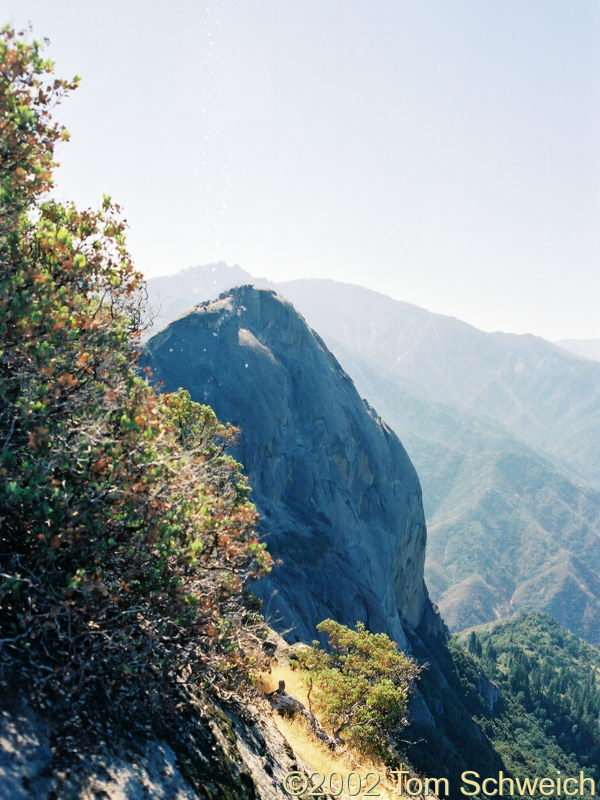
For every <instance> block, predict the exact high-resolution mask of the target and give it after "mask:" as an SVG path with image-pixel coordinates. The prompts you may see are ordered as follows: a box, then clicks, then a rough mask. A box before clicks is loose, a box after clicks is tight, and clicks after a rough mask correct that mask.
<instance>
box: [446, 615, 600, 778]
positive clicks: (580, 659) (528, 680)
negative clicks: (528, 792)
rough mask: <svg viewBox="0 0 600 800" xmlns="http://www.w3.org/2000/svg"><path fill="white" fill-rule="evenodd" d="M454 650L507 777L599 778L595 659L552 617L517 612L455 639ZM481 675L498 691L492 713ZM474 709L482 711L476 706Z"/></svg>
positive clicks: (598, 660)
mask: <svg viewBox="0 0 600 800" xmlns="http://www.w3.org/2000/svg"><path fill="white" fill-rule="evenodd" d="M460 639H461V641H462V643H463V645H464V646H465V647H466V650H467V651H468V653H469V655H470V657H471V658H472V659H473V661H474V662H475V664H476V666H477V668H476V669H473V666H472V665H470V664H469V662H468V659H467V658H465V657H464V656H463V655H462V654H461V652H460V650H459V649H458V648H457V647H456V646H455V650H454V652H455V657H456V659H457V664H458V667H459V672H460V673H461V679H462V683H463V687H464V688H465V691H466V693H467V696H469V695H470V696H471V697H472V698H473V699H474V700H473V704H472V710H473V711H474V712H475V714H476V719H478V721H479V724H480V725H481V727H482V729H483V730H484V731H485V733H486V734H487V735H488V736H489V737H490V739H491V740H492V741H493V742H494V744H495V746H496V748H497V750H498V752H499V753H500V754H501V756H502V758H503V759H504V762H505V764H506V766H507V768H508V769H509V770H511V772H514V773H515V774H516V773H518V772H519V771H521V772H524V773H525V774H529V775H554V774H555V771H556V770H560V771H561V772H562V774H563V775H567V774H568V775H577V774H578V773H579V770H580V769H584V770H585V774H586V775H590V776H592V777H594V778H595V779H596V780H598V778H599V777H600V653H599V652H598V650H597V649H596V648H594V647H591V646H590V645H589V644H587V643H586V642H584V641H582V640H581V639H579V638H578V637H577V636H573V634H571V633H569V632H568V631H566V630H565V629H564V628H562V627H561V626H560V625H559V624H558V623H557V622H556V621H555V620H553V619H552V618H551V617H549V616H547V615H543V614H536V613H528V614H522V615H519V616H517V617H515V618H514V619H510V620H506V621H503V622H499V623H497V624H495V625H489V626H481V627H480V628H476V629H474V630H473V631H471V632H470V633H468V634H466V633H465V634H463V635H461V637H460ZM481 672H484V673H485V675H486V676H487V677H488V678H490V679H491V680H492V681H493V682H494V683H495V684H496V686H497V687H498V689H499V693H500V697H498V698H497V702H496V704H495V711H494V713H492V714H490V709H489V707H488V708H486V707H485V705H484V704H482V703H481V699H480V697H479V696H478V690H479V683H480V680H481V678H480V675H481ZM477 706H479V709H478V708H477Z"/></svg>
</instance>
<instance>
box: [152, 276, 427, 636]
mask: <svg viewBox="0 0 600 800" xmlns="http://www.w3.org/2000/svg"><path fill="white" fill-rule="evenodd" d="M142 363H143V364H149V365H150V366H151V367H152V370H153V373H154V375H155V377H156V379H158V380H161V381H163V382H164V389H165V390H166V391H175V390H177V388H178V387H180V386H181V387H183V388H186V389H188V390H189V391H190V393H191V395H192V397H193V399H194V400H197V401H199V402H206V403H209V404H210V405H211V406H212V407H213V408H214V409H215V411H216V413H217V415H218V416H219V418H220V419H221V420H222V421H229V422H232V423H234V424H235V425H239V426H240V427H241V429H242V434H241V437H240V439H239V444H238V448H237V452H236V453H235V456H236V457H237V458H239V460H240V461H241V462H242V464H243V465H244V468H245V471H246V472H247V474H248V476H249V478H250V484H251V486H252V488H253V494H252V499H253V500H254V502H255V503H256V504H257V506H258V508H259V511H260V512H261V515H262V520H263V521H262V525H263V529H264V530H263V533H264V539H265V541H266V542H267V544H268V548H269V551H270V552H271V554H272V555H273V557H274V558H275V559H277V564H276V566H275V568H274V569H273V571H272V573H271V575H270V576H269V577H268V578H266V579H264V580H262V581H261V582H259V583H258V584H256V592H257V594H259V595H260V596H261V597H262V598H263V600H264V612H265V616H266V617H267V620H268V621H269V622H270V623H271V624H272V625H273V626H274V627H275V628H276V629H278V630H279V631H282V632H284V633H285V635H286V636H287V638H288V639H290V640H292V641H293V640H311V639H312V638H314V636H315V625H316V624H317V623H318V622H319V621H320V620H322V619H323V618H325V617H333V618H335V619H337V620H339V621H341V622H343V623H345V624H348V625H354V624H355V622H356V621H357V620H361V621H364V622H365V623H366V624H367V625H368V627H369V628H370V629H371V630H374V631H383V632H385V633H387V634H388V635H389V636H391V637H393V638H394V639H395V640H396V641H398V642H399V643H400V644H406V638H405V630H408V629H407V628H406V626H407V625H408V626H409V628H412V629H414V628H416V627H417V626H419V625H420V624H421V623H422V622H424V621H425V620H426V618H428V617H429V616H431V615H432V614H433V612H432V611H431V606H430V603H429V599H428V596H427V591H426V589H425V585H424V582H423V562H424V556H425V536H426V533H425V522H424V516H423V508H422V503H421V488H420V485H419V480H418V478H417V475H416V472H415V470H414V468H413V466H412V464H411V462H410V459H409V458H408V456H407V454H406V452H405V450H404V448H403V447H402V445H401V443H400V441H399V440H398V438H397V437H396V436H395V434H394V433H393V432H392V431H391V429H390V428H389V427H388V426H387V425H386V424H385V423H384V422H383V421H382V420H381V419H380V418H379V417H378V416H377V414H376V413H375V411H374V410H373V409H372V408H370V407H369V406H368V404H367V403H366V402H365V401H362V400H361V399H360V398H359V396H358V394H357V392H356V389H355V388H354V384H353V383H352V381H351V380H350V378H349V377H348V376H347V375H346V373H345V372H344V371H343V370H342V368H341V367H340V365H339V364H338V362H337V361H336V360H335V358H334V357H333V356H332V355H331V353H330V352H329V351H328V350H327V348H326V347H325V345H324V344H323V342H322V340H321V339H320V338H319V336H318V335H317V334H316V333H314V331H312V330H311V329H310V328H309V327H308V326H307V325H306V323H305V322H304V320H303V318H302V317H301V316H300V315H299V314H298V313H297V312H296V311H295V310H294V308H293V307H292V305H291V304H290V303H289V302H288V301H286V300H284V299H283V298H281V297H279V296H278V295H277V294H275V292H273V291H270V290H262V289H255V288H253V287H251V286H242V287H238V288H236V289H233V290H231V291H230V292H228V293H226V294H224V295H221V297H220V298H219V299H218V300H216V301H214V302H210V303H204V304H201V305H199V306H197V307H195V308H194V309H193V310H191V311H190V312H188V313H187V314H185V315H183V316H181V317H180V318H178V319H177V320H175V321H174V322H172V323H171V324H170V325H169V326H168V327H167V328H166V329H164V330H163V331H161V332H160V333H159V334H157V335H156V336H154V337H153V338H152V339H151V340H150V341H149V343H148V345H147V350H146V351H145V354H144V356H143V359H142Z"/></svg>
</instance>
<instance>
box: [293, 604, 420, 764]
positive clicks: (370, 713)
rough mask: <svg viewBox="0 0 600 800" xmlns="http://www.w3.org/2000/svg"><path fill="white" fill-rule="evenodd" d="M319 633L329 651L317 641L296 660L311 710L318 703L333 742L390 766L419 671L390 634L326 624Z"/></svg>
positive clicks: (316, 706) (359, 623)
mask: <svg viewBox="0 0 600 800" xmlns="http://www.w3.org/2000/svg"><path fill="white" fill-rule="evenodd" d="M317 630H318V631H320V632H321V633H326V634H327V636H328V646H329V648H330V650H324V649H323V648H321V647H320V645H319V642H318V641H316V640H315V641H314V642H313V646H312V647H311V648H307V649H305V650H301V651H300V652H299V654H298V656H297V658H298V665H299V666H300V668H301V669H302V670H303V671H304V673H305V674H304V679H305V682H306V685H307V687H308V689H309V700H310V701H311V705H312V702H313V700H314V705H315V709H316V711H317V712H318V713H319V715H320V717H321V719H322V721H323V722H324V724H325V725H328V726H329V727H330V728H331V730H332V733H333V735H334V737H336V738H341V737H343V738H344V740H345V741H347V742H348V743H349V744H350V745H352V746H354V747H356V748H357V749H358V750H360V751H362V752H365V753H369V754H371V755H377V756H380V757H383V758H385V759H388V760H389V759H390V758H391V757H392V755H393V748H392V744H391V742H392V737H393V735H394V733H397V732H398V731H399V729H400V728H402V727H404V726H406V725H407V724H408V720H407V718H406V715H407V702H408V697H409V694H410V691H411V688H412V686H413V684H414V681H415V679H416V678H417V676H418V674H419V667H418V665H417V664H416V663H415V662H414V661H413V660H412V659H411V658H409V657H408V656H406V655H404V653H401V652H399V651H398V647H397V645H396V643H395V642H393V641H392V640H391V639H390V638H389V637H388V636H386V634H385V633H370V632H369V631H368V630H366V628H365V626H364V624H363V623H362V622H357V623H356V629H355V630H352V629H351V628H348V627H346V626H345V625H341V624H340V623H338V622H334V620H332V619H326V620H323V622H320V623H319V625H317Z"/></svg>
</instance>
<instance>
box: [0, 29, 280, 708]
mask: <svg viewBox="0 0 600 800" xmlns="http://www.w3.org/2000/svg"><path fill="white" fill-rule="evenodd" d="M40 51H41V48H40V45H39V44H37V43H35V42H34V43H32V44H28V43H26V41H25V38H24V37H23V36H22V35H21V34H19V35H16V34H15V33H14V32H13V31H12V30H11V29H10V28H5V29H4V30H3V32H2V34H1V35H0V112H1V116H2V128H1V131H0V259H1V261H0V264H1V272H0V442H1V443H2V447H1V449H0V479H1V480H0V522H1V525H0V573H1V575H0V603H1V605H2V615H1V616H0V660H2V661H4V662H5V663H7V664H13V665H14V663H15V662H17V663H18V664H19V670H20V673H21V675H22V676H23V678H24V679H25V680H27V681H28V683H29V686H30V689H31V693H32V696H33V697H34V698H37V700H38V701H39V704H40V705H43V704H44V703H45V702H46V701H47V699H48V698H53V699H54V701H56V698H61V697H66V696H68V697H69V709H70V710H69V713H70V714H72V716H73V718H77V719H79V722H81V719H82V718H83V717H85V716H86V715H87V716H90V715H93V713H94V708H95V707H96V706H98V704H99V706H101V708H102V714H101V715H100V716H102V715H105V714H106V710H107V709H109V708H110V709H112V710H113V712H114V713H120V714H121V715H122V717H123V718H127V716H128V711H127V709H128V708H129V707H130V705H131V703H135V702H137V700H139V699H140V698H142V699H143V700H144V703H145V704H146V706H148V707H150V708H155V709H158V710H159V711H160V713H164V709H165V707H168V706H169V704H170V703H171V704H172V703H175V702H176V697H179V696H180V695H181V692H182V691H184V690H192V689H193V687H194V686H200V685H207V684H210V685H211V686H213V687H216V688H218V687H225V688H229V689H230V688H232V687H233V686H235V685H236V684H237V683H238V682H239V678H240V677H241V676H243V673H244V671H245V656H244V647H243V641H244V625H243V623H244V621H247V620H249V619H252V621H253V622H255V621H256V615H253V614H250V613H249V612H248V611H247V610H246V609H244V607H243V603H242V599H241V589H242V586H243V584H244V582H245V580H246V579H247V578H248V577H251V576H256V575H260V574H263V572H264V571H265V570H266V569H268V567H269V558H268V556H267V554H266V552H265V550H264V547H263V546H262V545H261V544H260V543H259V542H258V540H257V537H256V535H255V533H254V524H255V522H256V511H255V509H254V507H253V506H252V504H251V503H250V502H249V501H248V492H249V490H248V487H247V485H246V483H245V480H244V479H243V476H242V474H241V472H240V465H239V464H237V463H236V462H234V461H233V460H232V459H231V458H230V457H229V456H227V455H226V454H225V453H224V447H225V446H226V445H227V444H228V443H230V442H231V441H232V438H233V436H234V434H235V431H234V429H233V428H231V427H230V426H224V425H221V424H220V423H219V422H218V420H217V419H216V417H215V415H214V413H213V412H212V410H211V409H209V408H208V407H206V406H199V405H198V404H195V403H192V402H191V400H190V398H189V395H187V393H185V392H179V393H175V394H174V395H167V396H165V397H162V398H159V397H158V396H157V394H156V393H155V391H154V390H153V389H151V388H150V387H149V386H148V385H147V383H146V382H145V381H143V380H142V379H141V378H140V377H139V376H138V375H137V372H136V362H137V357H138V350H137V346H138V343H139V336H140V331H141V327H142V320H143V313H144V311H143V300H144V285H143V280H142V276H141V274H140V273H138V272H136V271H135V269H134V267H133V265H132V262H131V258H130V256H129V253H128V251H127V247H126V242H125V223H124V222H123V221H122V219H121V217H120V210H119V207H118V206H117V205H115V204H113V203H112V201H111V200H110V198H109V197H105V198H104V201H103V204H102V207H101V209H99V210H98V211H93V210H89V209H88V210H85V211H80V210H78V209H76V208H75V207H74V206H73V205H61V204H58V203H56V202H54V201H52V200H49V199H44V194H45V193H46V192H47V190H48V189H49V188H50V187H51V185H52V169H53V167H54V166H55V163H54V161H53V149H54V145H55V143H56V142H57V141H58V140H60V139H65V138H67V136H66V133H65V132H64V130H63V129H62V128H61V127H60V126H59V125H57V124H56V123H54V122H53V120H52V117H51V115H50V109H51V108H52V107H53V106H54V105H55V104H56V103H57V102H59V101H60V100H61V99H62V98H63V96H64V95H65V94H66V93H68V92H69V91H70V90H71V89H73V88H74V87H75V86H76V83H77V81H76V80H74V81H70V82H69V81H61V80H56V79H54V78H53V77H52V64H51V63H50V62H48V61H45V60H43V59H42V57H41V55H40ZM132 677H133V678H135V679H136V680H133V681H132V680H131V678H132ZM59 707H60V706H56V708H59ZM65 709H66V706H65ZM161 709H162V710H161ZM64 713H65V714H66V713H67V711H66V710H65V711H64Z"/></svg>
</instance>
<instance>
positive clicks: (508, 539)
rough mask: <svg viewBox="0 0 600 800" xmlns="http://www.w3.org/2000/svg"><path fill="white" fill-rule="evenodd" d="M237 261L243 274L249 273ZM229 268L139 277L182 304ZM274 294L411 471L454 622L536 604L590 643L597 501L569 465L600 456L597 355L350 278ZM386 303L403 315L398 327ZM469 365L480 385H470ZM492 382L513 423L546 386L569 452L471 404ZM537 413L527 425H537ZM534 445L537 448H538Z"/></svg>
mask: <svg viewBox="0 0 600 800" xmlns="http://www.w3.org/2000/svg"><path fill="white" fill-rule="evenodd" d="M241 272H242V273H243V277H244V278H246V277H247V275H248V273H244V272H243V271H241ZM239 274H240V268H239V267H235V268H231V267H226V266H225V265H224V264H220V265H211V267H210V268H207V269H202V268H197V269H192V270H188V271H185V272H184V273H179V275H178V276H177V277H178V281H179V282H178V283H175V284H169V279H167V278H165V279H161V280H162V281H165V282H166V283H163V284H162V285H161V286H158V285H157V284H155V283H154V282H153V281H150V283H149V295H150V300H151V302H152V303H156V301H157V300H158V301H160V298H161V297H162V296H164V292H165V290H168V294H167V295H166V296H167V297H168V300H169V302H170V303H171V304H172V308H173V309H176V310H177V311H181V310H184V309H185V308H189V306H190V302H189V301H190V298H193V297H197V296H198V295H202V294H204V295H205V296H206V297H207V298H208V297H211V296H215V293H218V292H220V291H221V290H223V289H225V288H229V285H228V284H229V283H230V281H231V280H233V279H235V277H237V275H239ZM154 280H157V279H154ZM267 283H268V282H267ZM194 291H195V292H196V294H194ZM280 291H281V292H283V293H284V294H285V295H286V296H288V297H289V298H290V299H291V300H292V301H293V302H294V303H298V305H299V307H300V310H301V311H302V312H303V313H304V314H305V315H306V317H307V319H308V321H309V323H310V324H311V325H312V326H313V327H315V328H316V329H317V330H318V331H319V333H320V334H322V335H323V336H324V338H325V341H326V342H327V343H328V345H329V347H330V348H331V349H332V350H333V352H334V353H335V354H336V356H337V357H338V359H340V361H341V363H342V365H343V367H344V368H345V369H346V371H347V372H348V373H349V374H350V375H351V376H352V377H353V379H354V381H355V383H356V385H357V388H358V389H359V391H360V393H361V395H362V396H365V397H368V398H369V400H370V402H372V403H373V404H374V405H375V406H376V407H377V409H378V411H379V412H380V413H381V414H382V415H383V416H384V418H385V419H386V420H387V421H388V422H389V423H390V424H391V425H392V427H393V428H394V430H395V431H396V432H397V433H398V434H399V435H400V436H401V438H402V440H403V442H404V444H405V445H406V447H407V449H408V452H409V455H410V456H411V458H412V460H413V462H414V463H415V466H416V467H417V471H418V474H419V477H420V479H421V483H422V486H423V492H424V505H425V511H426V515H427V520H428V526H429V528H430V534H429V545H428V553H427V562H426V576H427V581H428V585H429V588H430V591H431V594H432V597H433V599H434V600H435V601H436V602H437V603H439V605H440V608H441V610H442V613H443V615H444V618H445V619H446V621H447V623H448V624H449V625H450V626H451V628H453V629H460V628H462V627H465V626H467V625H472V624H476V623H480V622H483V621H486V620H491V619H494V618H496V617H498V616H502V615H505V614H506V613H511V612H512V611H514V610H516V609H518V608H535V609H539V610H546V611H549V612H550V613H552V614H554V615H555V617H556V618H557V619H558V620H559V621H560V622H561V623H562V624H563V625H566V626H567V627H568V628H570V629H571V630H573V631H575V632H577V633H579V634H580V635H583V636H585V637H586V638H588V639H589V640H590V641H592V642H598V641H600V608H599V602H598V597H599V596H600V595H599V593H598V592H597V591H596V585H597V580H598V574H599V573H600V558H599V556H598V537H599V536H600V531H599V522H598V517H599V513H598V508H599V499H598V494H597V492H595V491H593V490H590V489H589V488H586V486H585V483H590V484H592V483H594V480H593V472H592V471H588V470H587V469H585V470H583V467H582V468H581V469H576V468H575V467H574V466H573V463H571V462H572V461H577V460H578V459H579V461H580V465H579V466H580V467H581V465H582V464H585V463H587V464H588V465H589V462H590V461H593V459H594V453H595V454H596V455H597V454H599V453H600V447H598V438H597V435H596V432H595V427H594V419H597V409H596V411H594V402H593V400H594V397H595V394H594V392H588V391H587V390H586V389H585V386H586V385H592V386H593V385H594V381H595V380H596V376H597V375H598V372H597V370H598V368H599V367H600V365H595V364H593V363H591V362H586V361H583V360H582V359H580V358H577V357H575V356H570V355H569V354H567V353H564V352H563V351H561V350H560V349H559V348H557V347H556V346H554V345H552V344H550V343H548V342H545V341H544V340H538V339H536V338H535V337H521V336H512V335H509V334H484V333H482V332H481V331H477V330H476V329H474V328H472V327H471V326H468V325H466V324H465V323H461V322H459V321H458V320H454V319H451V318H445V317H441V316H440V315H433V314H430V313H429V312H426V311H424V310H423V309H419V308H417V307H415V306H410V305H409V304H403V303H398V302H397V301H394V300H391V299H390V298H386V297H384V296H383V295H378V294H377V293H374V292H370V291H369V290H365V289H361V288H360V287H353V286H347V285H344V284H335V283H333V282H330V281H299V282H298V281H296V282H292V283H291V284H289V283H288V284H286V285H284V286H282V287H281V289H280ZM153 298H154V299H153ZM394 314H396V315H397V316H398V317H399V318H400V321H401V322H402V325H400V327H399V330H400V333H398V331H397V330H396V322H397V320H396V322H394V320H395V319H396V318H395V317H394ZM472 337H474V340H475V344H474V343H473V341H471V338H472ZM397 340H399V341H400V345H398V344H395V342H397ZM402 343H404V344H402ZM401 347H404V349H401ZM503 348H504V350H503ZM421 352H422V355H421ZM487 352H491V353H492V354H493V355H494V358H495V362H494V363H495V366H494V368H493V370H491V371H490V368H489V365H488V367H486V366H485V363H483V355H485V354H486V353H487ZM465 353H466V356H465ZM399 354H400V355H401V357H399ZM436 359H437V360H438V361H439V363H437V361H436ZM461 361H465V362H466V363H461ZM555 361H556V363H558V369H557V370H556V371H555V372H553V369H552V364H553V363H554V362H555ZM482 363H483V366H482ZM469 364H470V365H471V366H469V369H475V377H470V379H469V380H470V383H469V386H468V387H463V391H464V393H465V395H466V399H465V400H463V401H462V403H461V402H457V389H456V386H454V388H452V386H450V387H449V388H448V383H449V382H450V383H452V382H453V381H455V378H456V375H458V376H460V374H461V373H463V372H465V371H466V370H467V365H469ZM520 364H522V367H521V366H520ZM427 365H429V370H428V369H427ZM455 367H457V368H456V375H455V374H454V372H453V370H454V369H455ZM515 367H519V369H517V370H515ZM571 370H573V371H574V380H572V381H571V379H570V377H569V376H570V375H571ZM580 370H582V371H583V377H581V375H580ZM428 371H429V372H430V373H431V375H429V374H428ZM515 372H517V374H518V373H519V372H525V373H527V380H525V381H524V380H522V379H521V380H517V381H516V383H515V382H514V381H512V382H511V381H510V380H509V381H507V382H506V383H504V384H503V383H502V381H503V379H504V377H503V376H504V375H505V374H507V373H508V375H509V377H510V378H512V377H513V376H514V373H515ZM486 375H488V377H486ZM477 376H479V380H480V383H481V384H482V387H483V388H482V387H477V381H478V379H477ZM536 378H537V379H539V386H535V385H534V384H535V379H536ZM456 380H457V379H456ZM496 384H497V385H498V393H499V396H501V397H504V396H505V395H506V394H508V395H510V393H511V392H513V394H514V395H515V397H516V398H517V399H516V400H515V398H514V397H513V398H512V400H511V403H512V405H511V408H512V411H511V413H510V414H508V417H509V420H508V421H509V422H510V421H511V420H512V421H513V422H515V419H516V422H515V425H514V427H517V428H519V426H522V425H523V424H524V421H525V420H529V419H531V418H532V417H535V416H536V413H537V402H538V401H537V397H538V396H539V395H545V396H546V416H548V415H550V411H551V404H550V402H549V399H548V398H550V397H553V396H554V397H556V398H557V402H558V405H559V412H560V413H559V414H558V415H557V416H558V419H556V420H554V421H552V420H551V424H550V426H549V427H550V428H551V429H552V430H555V429H557V428H559V429H560V430H561V431H562V433H561V438H562V440H563V441H564V440H568V445H567V446H566V447H565V449H566V450H567V451H570V452H571V453H573V454H574V456H575V458H571V459H569V463H567V461H566V459H565V458H563V457H561V445H560V443H558V442H556V441H555V437H554V436H553V434H552V433H551V432H550V431H547V442H545V443H543V444H545V446H544V447H542V446H540V447H538V448H536V447H535V445H534V447H533V448H532V447H531V442H529V444H526V443H525V442H523V441H520V439H522V437H521V436H520V435H519V434H518V432H517V433H515V432H512V433H511V432H509V430H507V424H506V420H501V421H500V422H499V421H494V420H493V419H492V417H491V416H485V415H482V414H480V413H478V412H476V413H474V410H473V408H471V406H472V405H473V404H475V405H476V403H475V401H474V398H473V397H471V395H470V392H471V391H473V393H474V395H478V396H479V397H480V398H481V397H485V395H486V392H487V393H489V392H491V391H492V389H491V388H490V386H493V385H496ZM436 385H437V387H438V388H437V389H436ZM440 387H441V388H440ZM473 387H475V388H473ZM436 391H437V392H438V394H437V396H436V395H435V392H436ZM519 392H521V399H519ZM458 394H459V395H460V393H458ZM570 396H573V398H574V399H575V402H574V403H573V408H570V407H569V405H568V403H569V397H570ZM451 398H453V399H451ZM460 399H461V398H460V396H458V400H459V401H460ZM517 400H518V403H517ZM519 404H520V406H521V410H520V412H519V413H518V414H517V415H516V418H515V414H514V413H513V412H514V409H515V408H517V407H518V406H519ZM561 404H562V405H561ZM586 407H588V408H589V410H590V413H589V415H588V416H586V414H585V413H583V410H584V409H585V408H586ZM492 410H494V409H492ZM501 410H502V409H501ZM509 410H510V409H509ZM505 416H506V414H505ZM540 416H541V418H542V422H543V416H544V415H540ZM550 416H551V415H550ZM542 422H539V420H538V428H539V427H540V426H541V428H542V429H543V427H544V425H542ZM588 422H589V423H590V424H588ZM544 424H545V423H544ZM538 434H539V431H538ZM538 434H536V436H537V435H538ZM530 438H531V437H530ZM580 447H582V448H583V449H584V451H585V452H584V453H583V456H582V454H581V452H578V450H579V448H580ZM536 450H538V451H539V450H544V451H545V453H544V456H541V455H540V453H539V452H536ZM580 456H582V457H581V458H579V457H580ZM582 470H583V471H585V472H586V475H585V479H582ZM578 476H579V477H578ZM586 479H587V480H586ZM536 480H537V484H536V482H535V481H536ZM520 482H522V484H523V485H522V486H521V485H520ZM511 564H514V565H515V566H514V568H512V567H511Z"/></svg>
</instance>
